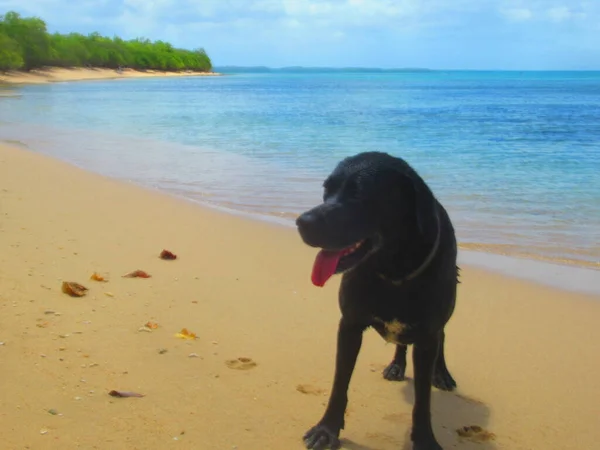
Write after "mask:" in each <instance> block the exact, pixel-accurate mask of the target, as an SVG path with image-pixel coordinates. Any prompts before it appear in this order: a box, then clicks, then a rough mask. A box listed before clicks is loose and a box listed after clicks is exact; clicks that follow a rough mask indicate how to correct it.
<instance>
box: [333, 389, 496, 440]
mask: <svg viewBox="0 0 600 450" xmlns="http://www.w3.org/2000/svg"><path fill="white" fill-rule="evenodd" d="M396 392H397V391H396ZM401 392H402V395H403V396H404V400H405V401H406V402H408V403H409V404H411V405H412V404H414V385H413V380H412V379H407V380H406V381H405V382H403V386H402V388H401ZM392 395H393V394H392ZM431 411H432V412H431V415H432V420H433V429H434V433H435V435H436V438H437V439H438V442H439V443H440V445H441V446H442V448H444V449H450V448H452V449H479V450H496V449H497V448H498V447H497V446H496V444H495V442H494V440H493V435H491V434H490V433H489V432H490V431H492V430H488V429H487V426H488V422H489V416H490V409H489V408H488V406H487V405H486V404H485V403H483V402H482V401H479V400H477V399H474V398H471V397H469V396H467V395H465V394H462V393H461V392H460V388H459V389H457V391H455V392H444V391H440V390H438V389H436V388H433V390H432V392H431ZM399 425H400V424H399ZM472 426H476V427H480V428H481V430H482V432H479V433H474V435H473V436H472V437H460V436H459V434H458V432H457V430H459V429H463V428H464V427H472ZM341 441H342V448H343V449H347V450H383V448H384V447H381V446H379V445H378V444H376V443H373V442H363V443H358V442H355V441H352V440H349V439H342V440H341ZM403 441H404V444H403V445H401V446H400V447H397V448H399V449H402V450H412V442H411V440H410V427H409V429H408V430H407V431H406V433H405V435H404V437H403ZM385 448H389V446H386V447H385Z"/></svg>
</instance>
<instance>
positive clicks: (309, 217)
mask: <svg viewBox="0 0 600 450" xmlns="http://www.w3.org/2000/svg"><path fill="white" fill-rule="evenodd" d="M316 221H317V215H316V214H315V213H314V212H312V211H307V212H305V213H304V214H301V215H300V216H298V218H297V219H296V226H297V227H298V228H299V229H300V230H301V231H305V230H307V229H309V228H310V227H311V225H314V224H315V222H316Z"/></svg>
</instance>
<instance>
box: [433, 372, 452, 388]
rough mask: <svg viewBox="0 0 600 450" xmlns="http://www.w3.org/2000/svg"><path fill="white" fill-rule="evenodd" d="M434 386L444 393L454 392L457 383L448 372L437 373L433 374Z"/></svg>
mask: <svg viewBox="0 0 600 450" xmlns="http://www.w3.org/2000/svg"><path fill="white" fill-rule="evenodd" d="M432 384H433V385H434V386H435V387H436V388H438V389H440V390H442V391H453V390H454V389H456V381H454V378H452V375H450V372H448V371H447V370H444V371H439V372H438V371H437V370H436V371H435V372H434V374H433V380H432Z"/></svg>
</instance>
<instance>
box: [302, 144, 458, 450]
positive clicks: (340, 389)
mask: <svg viewBox="0 0 600 450" xmlns="http://www.w3.org/2000/svg"><path fill="white" fill-rule="evenodd" d="M297 226H298V231H299V233H300V235H301V237H302V239H303V241H304V242H305V243H306V244H308V245H310V246H313V247H319V248H325V249H342V248H345V247H348V246H351V245H353V244H355V243H356V242H359V241H362V240H363V239H366V241H365V242H364V244H363V245H362V247H361V248H360V249H359V250H358V251H357V252H356V253H357V255H351V256H350V257H349V258H347V260H343V261H341V262H340V265H341V267H340V270H339V272H344V275H343V278H342V281H341V286H340V291H339V305H340V310H341V313H342V317H341V320H340V322H339V328H338V335H337V356H336V363H335V377H334V381H333V388H332V392H331V395H330V398H329V403H328V405H327V408H326V410H325V413H324V415H323V417H322V418H321V420H320V421H319V422H318V423H317V424H316V425H315V426H314V427H313V428H311V429H310V430H309V431H308V432H307V433H306V434H305V436H304V442H305V444H306V447H307V448H310V449H316V450H319V449H326V448H337V447H339V446H340V441H339V434H340V430H341V429H343V428H344V412H345V409H346V406H347V402H348V398H347V390H348V385H349V383H350V378H351V376H352V372H353V370H354V366H355V363H356V358H357V356H358V353H359V351H360V347H361V343H362V334H363V332H364V331H365V330H366V329H367V328H369V327H373V328H374V329H375V330H376V331H377V332H379V333H380V334H381V335H382V336H384V335H385V329H384V326H383V322H392V321H398V322H400V323H401V324H404V325H406V329H405V330H403V332H402V333H401V334H400V335H398V336H396V340H397V342H399V343H397V345H396V352H395V355H394V358H393V361H392V362H391V363H390V365H389V366H388V367H387V368H386V369H385V370H384V372H383V376H384V377H385V378H386V379H388V380H394V381H400V380H404V373H405V369H406V350H407V347H406V345H408V344H413V354H412V356H413V365H414V378H415V380H414V388H415V404H414V407H413V422H412V430H411V439H412V441H413V449H414V450H441V447H440V445H439V444H438V442H437V441H436V438H435V436H434V434H433V430H432V425H431V413H430V402H431V386H432V384H433V385H434V386H436V387H438V388H440V389H443V390H453V389H454V388H455V387H456V383H455V381H454V379H453V378H452V376H451V375H450V373H449V372H448V369H447V368H446V361H445V358H444V327H445V325H446V323H447V322H448V320H449V319H450V317H451V316H452V313H453V312H454V306H455V301H456V287H457V283H458V270H459V269H458V267H457V265H456V254H457V250H456V237H455V232H454V228H453V226H452V223H451V221H450V218H449V216H448V214H447V212H446V210H445V209H444V207H443V206H442V205H441V204H440V203H439V201H438V200H437V199H436V198H435V196H434V195H433V193H432V192H431V190H430V189H429V187H428V186H427V184H426V183H425V182H424V180H423V179H422V178H421V177H420V176H419V175H418V174H417V173H416V172H415V171H414V170H413V169H412V168H411V167H410V166H409V165H408V164H407V163H406V162H405V161H404V160H402V159H401V158H396V157H392V156H390V155H388V154H386V153H380V152H365V153H360V154H358V155H356V156H353V157H350V158H346V159H345V160H343V161H341V162H340V163H339V165H338V166H337V167H336V168H335V170H334V171H333V172H332V173H331V175H330V176H329V177H328V178H327V180H326V181H325V183H324V197H323V203H322V204H320V205H318V206H316V207H315V208H313V209H311V210H309V211H307V212H305V213H304V214H302V215H301V216H300V217H299V218H298V220H297ZM438 233H439V239H438V241H437V242H438V245H437V249H436V245H435V244H436V238H438ZM432 250H435V252H434V253H433V258H432V259H430V262H429V264H428V265H426V266H425V267H424V270H422V272H420V273H419V274H418V275H417V276H416V277H414V278H412V279H409V278H410V275H411V274H414V273H415V271H418V269H419V268H420V267H422V266H423V263H424V262H426V261H427V259H428V256H429V255H430V254H432Z"/></svg>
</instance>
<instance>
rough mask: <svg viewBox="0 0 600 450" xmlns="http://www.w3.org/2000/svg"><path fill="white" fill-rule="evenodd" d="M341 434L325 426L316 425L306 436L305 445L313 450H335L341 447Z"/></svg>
mask: <svg viewBox="0 0 600 450" xmlns="http://www.w3.org/2000/svg"><path fill="white" fill-rule="evenodd" d="M338 436H339V432H338V433H335V432H333V431H332V430H331V429H330V428H329V427H327V426H325V425H321V424H319V425H315V426H314V427H312V428H311V429H310V430H308V431H307V432H306V433H305V434H304V445H306V448H308V449H311V450H325V449H331V450H335V449H338V448H340V447H341V443H340V440H339V438H338Z"/></svg>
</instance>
